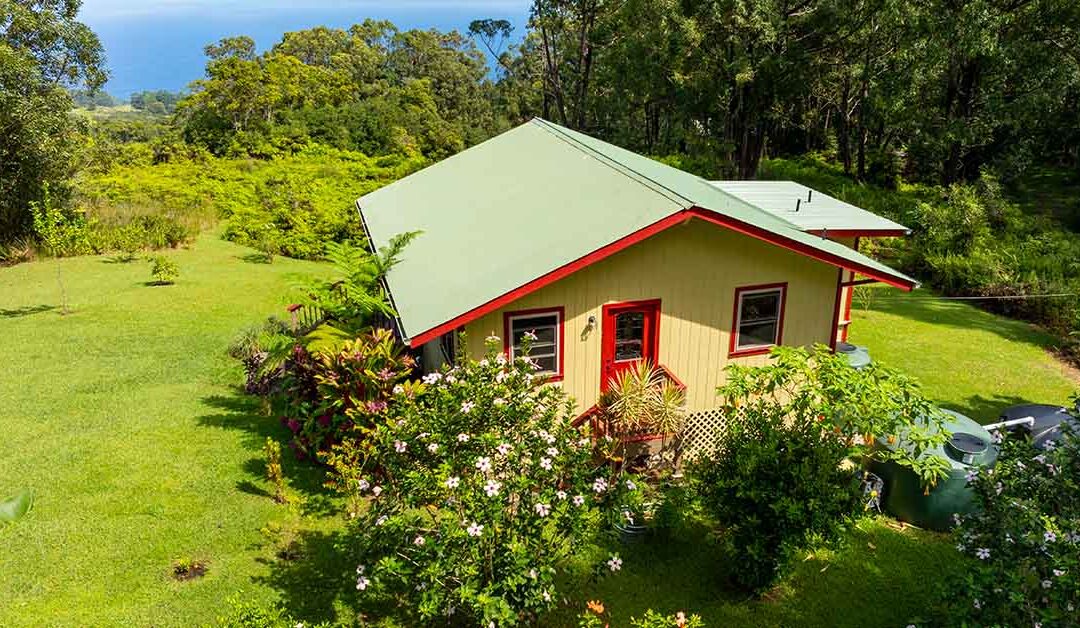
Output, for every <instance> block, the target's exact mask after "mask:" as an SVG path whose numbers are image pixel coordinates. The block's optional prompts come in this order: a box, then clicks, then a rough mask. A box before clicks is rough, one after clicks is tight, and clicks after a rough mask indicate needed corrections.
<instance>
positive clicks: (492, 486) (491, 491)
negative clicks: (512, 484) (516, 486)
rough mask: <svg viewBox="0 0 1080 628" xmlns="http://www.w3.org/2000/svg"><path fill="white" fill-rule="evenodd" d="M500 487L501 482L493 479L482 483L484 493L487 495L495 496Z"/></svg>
mask: <svg viewBox="0 0 1080 628" xmlns="http://www.w3.org/2000/svg"><path fill="white" fill-rule="evenodd" d="M500 488H502V484H500V483H498V482H496V481H495V480H488V483H487V484H485V485H484V493H485V494H486V495H487V496H488V497H495V496H496V495H498V494H499V489H500Z"/></svg>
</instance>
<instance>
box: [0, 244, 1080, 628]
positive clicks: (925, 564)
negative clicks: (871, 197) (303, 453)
mask: <svg viewBox="0 0 1080 628" xmlns="http://www.w3.org/2000/svg"><path fill="white" fill-rule="evenodd" d="M247 253H248V251H247V250H246V249H242V248H240V247H236V246H233V245H230V244H228V243H225V242H221V241H218V240H216V239H214V238H213V237H212V236H205V237H203V238H202V239H200V240H199V241H198V242H197V244H196V245H195V247H194V249H193V250H190V251H178V252H175V253H171V254H170V255H172V256H173V257H174V258H175V259H176V260H177V262H178V263H179V265H180V268H181V273H182V274H181V278H180V281H179V283H178V284H177V285H176V286H172V287H163V288H151V287H147V286H145V285H143V282H144V281H145V280H146V279H147V278H148V268H147V265H146V264H145V263H135V264H130V265H124V264H110V263H107V262H106V260H105V259H103V258H79V259H69V260H63V261H61V262H59V263H60V264H62V269H63V271H64V278H65V281H66V283H67V286H68V290H69V293H70V294H71V301H72V302H73V304H74V307H75V310H76V312H75V313H74V314H72V315H70V316H69V317H66V318H62V317H60V316H59V315H58V314H57V312H56V310H55V309H54V308H55V307H56V306H57V304H58V299H57V289H56V283H55V280H56V275H55V270H56V264H57V262H55V261H49V262H42V263H35V264H26V265H22V266H16V267H14V268H7V269H0V338H3V339H4V343H5V345H4V346H5V348H9V351H8V355H9V367H8V368H7V369H6V370H5V374H4V377H3V378H0V430H2V432H3V433H4V434H5V436H6V440H5V445H6V448H5V449H6V452H5V455H4V456H0V493H5V494H6V493H9V492H13V491H14V490H15V489H17V488H20V487H23V486H30V487H33V488H35V489H36V490H37V493H38V501H37V504H36V506H35V509H34V511H33V512H32V513H31V515H30V516H29V517H28V518H26V519H25V520H23V521H22V522H20V523H19V524H18V525H17V526H9V527H7V528H0V547H2V548H3V549H2V550H0V596H2V598H3V599H4V603H3V604H0V625H4V626H7V625H41V624H49V625H193V624H196V625H197V624H199V623H201V622H204V621H207V620H210V619H212V618H213V617H214V615H215V614H216V613H217V612H218V611H219V610H220V608H221V605H222V603H223V602H224V600H225V599H226V598H228V597H229V596H231V595H232V594H234V593H235V592H236V591H238V590H241V589H244V590H247V591H248V592H249V595H251V596H256V597H266V598H269V597H274V596H281V597H284V599H286V600H287V601H288V603H289V605H290V607H292V608H293V609H294V610H296V611H297V612H298V613H299V614H300V615H301V616H302V618H303V619H305V620H310V619H322V618H329V617H331V616H332V615H333V610H331V606H332V605H334V603H335V599H339V600H340V599H348V598H347V593H348V592H347V591H346V589H347V585H348V582H347V578H345V577H343V576H341V575H340V574H339V573H337V572H339V571H341V569H340V568H341V565H336V564H335V563H336V562H338V561H335V560H334V559H333V558H332V557H333V556H334V551H333V550H332V549H331V545H332V541H333V539H334V529H335V527H336V526H335V524H334V519H333V518H326V519H323V520H322V521H321V522H320V523H319V526H320V528H321V529H320V530H319V531H317V532H315V533H313V534H312V535H310V536H309V542H312V544H311V545H309V548H310V552H311V554H312V556H311V560H304V561H299V562H297V563H292V564H287V565H286V564H281V563H275V562H273V561H269V562H268V561H266V559H267V558H268V551H267V550H266V549H264V548H262V547H261V546H260V542H261V537H260V535H259V533H258V530H259V528H260V527H262V526H263V525H265V524H266V523H267V522H268V521H271V520H274V519H280V518H281V517H282V511H281V509H280V507H277V506H275V505H273V504H272V503H271V501H270V500H269V499H267V497H266V496H265V495H263V494H261V492H262V491H263V490H264V488H265V487H264V483H263V482H262V480H261V473H262V469H261V463H260V458H261V456H260V454H259V448H260V446H261V443H262V439H263V437H264V436H265V435H267V434H278V435H280V431H278V429H277V428H276V427H275V426H274V425H272V424H271V422H268V421H266V420H265V419H261V418H259V417H258V416H257V414H256V412H255V411H254V408H253V407H252V406H251V404H250V403H248V402H245V401H244V400H243V399H242V398H240V397H238V396H237V395H236V394H235V391H234V390H233V389H232V387H231V386H230V383H232V382H235V381H238V379H239V372H238V369H237V368H236V367H235V366H233V365H231V364H230V363H229V360H228V359H227V358H226V357H225V356H224V355H223V348H224V346H225V344H226V343H227V342H228V340H229V339H230V338H231V337H232V335H233V334H234V333H235V331H236V330H237V329H238V328H239V327H241V326H243V325H245V324H247V323H249V322H252V321H254V320H257V319H258V318H259V317H261V316H263V315H266V314H270V313H275V312H280V311H281V306H282V304H283V303H282V301H281V300H280V295H283V294H285V293H287V292H288V287H289V285H290V284H291V283H293V277H294V276H295V275H297V274H304V273H315V272H319V271H320V269H319V267H318V266H315V265H312V264H305V263H301V262H294V261H290V260H284V259H282V260H279V261H277V262H275V263H274V264H273V265H263V264H250V263H247V262H244V261H243V259H242V258H243V257H244V256H245V255H246V254H247ZM871 294H873V295H874V296H873V297H872V299H871V301H870V305H871V309H870V310H869V311H867V310H865V309H864V308H863V307H858V306H857V307H856V310H855V313H854V314H855V321H856V322H855V324H854V327H853V335H852V340H853V341H855V342H860V343H864V344H868V345H869V346H870V348H871V351H872V353H873V354H874V355H875V357H877V358H878V359H881V360H883V361H885V362H888V363H890V364H893V365H895V366H898V367H901V368H904V369H905V370H907V371H908V372H910V373H912V374H913V375H915V376H917V377H919V378H920V379H921V380H922V381H923V382H924V383H925V385H926V390H927V391H928V393H929V394H930V395H931V396H932V397H934V398H935V399H937V400H939V401H940V402H942V403H943V404H945V405H947V406H949V407H953V408H957V409H960V410H962V411H965V412H968V413H970V414H972V415H973V416H976V417H977V418H979V419H983V420H987V419H990V418H992V417H993V416H994V415H995V412H996V410H997V406H999V405H1004V404H1006V403H1012V402H1018V401H1021V400H1031V401H1054V402H1062V401H1064V397H1065V396H1066V395H1067V394H1068V393H1069V392H1071V390H1072V389H1073V382H1071V381H1070V380H1069V379H1068V378H1067V377H1066V375H1064V374H1063V372H1062V370H1061V369H1060V368H1059V367H1058V366H1057V365H1056V363H1055V362H1054V361H1053V360H1052V358H1050V357H1049V356H1048V355H1046V353H1045V351H1044V349H1043V347H1044V346H1045V345H1046V344H1047V343H1048V342H1049V338H1047V337H1045V336H1043V335H1041V334H1039V333H1038V332H1037V331H1034V330H1032V329H1031V328H1030V327H1029V326H1027V325H1025V324H1022V323H1014V322H1010V321H1006V320H1004V319H1000V318H997V317H994V316H991V315H989V314H985V313H983V312H980V311H978V310H975V309H974V308H971V307H969V306H967V305H964V304H958V303H955V302H953V303H942V302H934V301H922V300H916V299H910V298H903V297H901V298H900V300H894V299H896V297H897V296H898V293H895V292H893V291H880V292H873V293H871ZM915 296H916V297H920V296H925V295H924V294H921V293H919V294H916V295H915ZM863 305H865V303H863ZM931 347H936V349H935V350H934V351H931V350H930V348H931ZM941 347H944V349H942V348H941ZM286 465H287V466H286V472H287V474H289V476H290V478H291V481H292V482H293V484H294V487H295V488H297V489H298V490H300V492H302V493H304V494H307V495H309V496H311V495H313V494H316V493H318V492H319V491H318V488H317V486H318V476H317V474H315V473H313V472H312V471H311V470H310V469H305V468H302V467H297V466H296V465H293V464H291V459H289V458H288V457H286ZM319 539H321V541H319ZM621 553H622V555H623V557H624V559H625V560H626V564H625V567H624V571H623V573H622V574H620V575H619V576H618V577H615V578H609V579H606V580H604V581H601V582H600V583H598V584H593V585H587V586H583V587H581V588H577V587H575V588H574V590H573V591H570V590H568V591H567V594H568V595H571V596H572V598H573V599H574V600H577V602H576V603H575V609H580V600H581V599H590V598H592V599H602V600H604V601H605V602H606V603H607V605H608V608H609V609H610V610H611V611H612V613H613V617H614V619H615V620H616V621H615V622H614V624H613V625H625V620H626V618H628V617H629V616H630V615H638V616H640V615H641V613H642V612H643V611H644V610H645V609H647V608H656V609H658V610H660V609H662V610H668V611H676V610H687V611H693V612H697V613H700V614H702V615H703V616H704V617H705V618H706V620H707V621H708V623H709V624H710V625H760V626H791V625H799V626H815V625H817V626H895V625H898V624H900V625H902V624H903V623H905V622H906V621H907V620H908V619H909V618H912V617H915V616H916V615H918V614H919V612H920V610H921V609H922V608H923V606H924V605H925V603H926V601H927V599H928V596H930V595H932V594H933V593H934V591H935V587H936V586H937V583H938V581H939V579H940V577H941V576H943V575H944V573H946V572H947V571H948V570H949V569H950V568H953V569H955V568H956V567H957V563H956V562H955V560H954V555H953V552H952V551H951V549H950V547H949V544H948V542H947V541H946V540H945V538H944V537H941V536H939V535H935V534H931V533H925V532H920V531H917V530H911V529H908V530H906V531H904V532H898V531H896V530H894V529H892V528H891V527H889V526H888V525H887V522H886V520H876V521H870V520H868V521H864V522H862V523H861V524H860V526H859V528H858V529H856V530H853V531H852V532H851V533H850V534H849V535H848V537H847V540H846V542H845V544H844V545H843V547H841V548H840V549H839V550H837V551H831V552H818V553H816V554H815V555H814V557H813V558H812V559H810V560H807V561H805V562H802V563H800V564H799V566H798V568H797V572H796V574H795V575H794V576H793V577H792V578H789V579H788V580H787V581H786V582H785V583H784V585H783V586H782V587H780V589H778V591H777V592H776V594H775V595H773V596H770V597H769V599H767V600H764V601H759V602H748V601H746V600H743V599H741V598H739V597H736V596H732V595H731V594H729V593H725V591H727V589H726V588H725V586H724V576H723V573H724V567H723V565H724V563H725V562H726V561H727V560H728V559H726V558H725V557H724V556H722V555H719V554H718V553H717V552H716V550H714V549H713V548H712V545H711V544H710V543H709V541H708V540H707V535H705V534H704V533H703V532H702V531H691V532H687V533H685V534H683V535H681V536H680V537H679V538H677V539H674V540H672V541H668V542H663V543H661V542H655V543H646V544H643V545H640V546H638V547H636V548H623V550H622V552H621ZM184 556H195V557H199V558H205V559H208V560H209V561H210V563H211V567H210V573H209V575H208V576H207V577H206V578H204V579H203V580H200V581H195V582H190V583H184V584H179V583H175V582H172V581H171V580H170V579H169V578H168V576H167V572H168V569H169V565H170V563H171V561H173V560H174V559H177V558H180V557H184ZM346 575H347V574H346ZM342 596H345V597H342ZM576 612H577V610H575V611H573V612H568V613H565V614H562V615H559V616H557V617H555V618H552V624H553V625H554V624H556V623H558V624H566V625H570V624H572V623H573V622H572V621H571V619H570V618H571V616H572V615H574V614H576Z"/></svg>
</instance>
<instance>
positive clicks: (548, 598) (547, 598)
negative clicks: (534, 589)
mask: <svg viewBox="0 0 1080 628" xmlns="http://www.w3.org/2000/svg"><path fill="white" fill-rule="evenodd" d="M542 595H543V598H544V601H545V602H550V601H551V591H548V590H547V589H545V590H544V593H543V594H542Z"/></svg>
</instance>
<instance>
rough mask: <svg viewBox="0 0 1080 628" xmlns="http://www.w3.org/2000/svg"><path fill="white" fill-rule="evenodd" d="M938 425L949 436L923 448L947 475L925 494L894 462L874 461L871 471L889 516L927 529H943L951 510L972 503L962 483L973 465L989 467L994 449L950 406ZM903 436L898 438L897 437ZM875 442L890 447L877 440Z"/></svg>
mask: <svg viewBox="0 0 1080 628" xmlns="http://www.w3.org/2000/svg"><path fill="white" fill-rule="evenodd" d="M942 412H944V413H945V421H943V425H942V428H943V429H944V431H946V432H948V433H949V440H948V441H947V442H946V443H945V444H944V445H942V446H939V447H936V448H934V449H932V450H930V451H927V452H924V453H923V455H924V456H937V457H939V458H942V459H944V460H945V461H946V462H948V463H949V475H948V477H946V478H944V479H942V480H939V481H938V483H937V486H935V487H934V488H933V489H931V490H930V492H929V494H927V493H925V492H924V490H923V487H922V483H921V481H920V480H919V478H918V476H916V475H915V473H914V472H913V471H911V470H910V469H907V468H905V467H901V466H900V465H898V464H896V463H893V462H886V463H880V462H879V463H874V464H872V465H871V468H870V470H871V471H872V472H873V473H875V474H877V475H878V476H880V477H881V479H882V480H884V481H885V488H884V493H883V495H882V506H883V507H884V509H885V511H886V512H888V513H889V514H890V515H892V516H894V517H896V518H897V519H900V520H901V521H907V522H908V523H911V524H914V525H917V526H919V527H922V528H928V529H931V530H942V531H943V530H948V529H949V528H950V527H952V525H953V514H954V513H967V512H971V511H972V510H974V508H975V503H974V500H975V496H974V493H973V492H972V490H971V489H970V488H969V487H968V485H967V474H968V472H969V471H970V470H971V469H973V468H975V467H979V466H982V467H988V468H989V467H993V466H994V464H995V463H996V462H997V457H998V448H997V445H995V444H994V441H993V438H992V436H991V434H990V432H988V431H986V429H985V428H983V426H982V425H979V424H978V423H977V422H975V421H974V420H972V419H969V418H968V417H966V416H964V415H962V414H960V413H959V412H953V411H951V410H942ZM902 440H903V439H902V438H901V441H902ZM878 446H880V447H887V448H889V449H895V448H896V446H897V445H895V444H894V445H890V444H888V443H887V442H885V441H879V442H878Z"/></svg>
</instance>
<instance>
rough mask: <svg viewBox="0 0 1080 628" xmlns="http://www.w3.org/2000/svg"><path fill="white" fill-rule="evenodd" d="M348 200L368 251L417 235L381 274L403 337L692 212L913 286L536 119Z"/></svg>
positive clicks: (691, 180)
mask: <svg viewBox="0 0 1080 628" xmlns="http://www.w3.org/2000/svg"><path fill="white" fill-rule="evenodd" d="M357 204H358V206H359V208H360V211H361V214H362V216H363V219H364V226H365V229H366V230H367V233H368V236H369V237H370V238H371V241H372V243H373V244H374V245H375V246H376V247H381V246H383V245H385V244H386V243H387V242H388V241H389V240H390V238H392V237H393V236H395V235H397V234H399V233H404V232H407V231H418V230H419V231H422V232H423V233H422V234H421V235H420V236H419V237H417V238H416V239H415V240H414V241H413V242H412V243H411V244H410V245H409V247H408V248H407V249H406V250H405V252H404V254H403V255H402V260H401V263H400V264H398V265H397V266H395V267H394V268H393V270H391V272H390V274H389V276H388V277H387V284H388V286H389V289H390V293H391V296H392V298H393V301H394V306H395V307H396V309H397V312H398V316H399V320H400V324H401V328H402V329H401V331H402V333H403V335H404V337H405V338H406V339H412V338H415V337H416V336H417V335H419V334H423V333H424V332H428V331H430V330H432V329H434V328H436V327H438V326H440V325H443V324H444V323H447V322H448V321H452V320H454V319H456V318H458V317H460V316H462V315H464V314H466V313H469V312H475V311H476V309H477V308H480V307H481V306H484V305H485V304H488V303H489V302H490V301H493V300H494V299H497V298H499V297H501V296H503V295H505V294H506V293H508V292H511V291H513V290H515V289H517V288H519V287H521V286H523V285H525V284H527V283H529V282H531V281H533V280H535V279H538V278H540V277H542V276H544V275H546V274H548V273H550V272H552V271H554V270H556V269H558V268H560V267H562V266H564V265H566V264H568V263H570V262H573V261H574V260H578V259H579V258H581V257H583V256H585V255H588V254H589V253H592V252H594V251H596V250H597V249H600V248H602V247H604V246H606V245H609V244H612V243H614V242H616V241H618V240H621V239H622V238H625V237H626V236H629V235H631V234H633V233H634V232H636V231H639V230H641V229H643V228H645V227H648V226H649V225H652V224H653V223H656V222H658V221H660V220H662V219H665V218H670V217H671V216H672V215H673V214H676V213H679V212H681V211H683V210H688V209H690V208H693V207H700V208H702V209H706V210H711V211H713V212H716V213H718V214H721V215H724V216H728V217H730V218H733V219H735V220H737V221H740V222H743V223H746V224H749V225H752V226H753V227H755V228H757V229H759V230H764V231H767V232H770V233H773V234H776V235H778V236H782V237H783V238H785V239H787V240H791V241H795V242H797V243H799V244H801V245H802V246H803V247H806V248H809V249H813V250H816V251H820V252H822V253H826V254H829V255H831V256H832V257H834V258H839V259H841V260H846V261H848V262H851V263H853V264H855V265H861V266H863V267H866V268H869V269H872V270H874V271H875V272H878V273H880V274H882V275H884V276H886V277H891V278H894V279H895V280H896V281H898V282H900V283H904V284H912V285H914V284H915V281H914V280H912V279H910V278H908V277H906V276H904V275H902V274H900V273H898V272H896V271H894V270H892V269H890V268H888V267H887V266H884V265H882V264H879V263H878V262H876V261H874V260H872V259H870V258H867V257H865V256H863V255H861V254H859V253H857V252H856V251H853V250H851V249H849V248H848V247H845V246H843V245H841V244H838V243H836V242H832V241H829V240H825V239H822V238H820V237H817V236H813V235H810V234H807V233H804V232H802V231H801V230H799V229H797V228H795V227H793V226H792V225H791V224H790V223H788V222H787V221H784V220H782V219H779V218H777V217H776V216H773V215H772V214H770V213H769V212H767V211H764V210H762V209H759V208H757V207H754V206H753V205H750V204H749V203H746V202H745V201H742V200H740V199H738V198H736V197H734V196H732V195H730V194H728V193H726V192H724V191H722V190H720V189H718V188H716V187H714V186H712V185H711V184H710V183H709V182H707V181H705V180H704V179H701V178H699V177H696V176H694V175H691V174H688V173H686V172H683V171H681V170H678V169H676V168H672V167H670V166H666V165H664V164H661V163H659V162H657V161H654V160H651V159H648V158H646V157H643V156H641V155H637V154H635V153H633V152H630V151H627V150H624V149H621V148H618V147H616V146H613V145H611V144H607V143H605V142H601V141H600V140H597V139H595V138H592V137H589V136H587V135H583V134H581V133H577V132H574V131H571V130H569V129H565V128H563V127H560V126H558V125H555V124H552V123H550V122H546V121H544V120H540V119H534V120H532V121H530V122H528V123H526V124H523V125H521V126H519V127H517V128H515V129H512V130H510V131H507V132H506V133H503V134H502V135H499V136H497V137H494V138H492V139H490V140H488V141H486V142H484V143H482V144H478V145H477V146H474V147H472V148H470V149H468V150H465V151H463V152H461V153H458V154H457V155H454V156H453V157H449V158H447V159H445V160H443V161H441V162H439V163H437V164H434V165H432V166H429V167H428V168H425V169H423V170H421V171H419V172H417V173H415V174H412V175H410V176H408V177H405V178H404V179H401V180H399V181H396V182H394V183H392V184H390V185H388V186H386V187H384V188H381V189H379V190H376V191H375V192H372V193H370V194H368V195H366V196H364V197H363V198H361V199H360V200H359V201H358V202H357ZM477 315H479V314H477Z"/></svg>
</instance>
